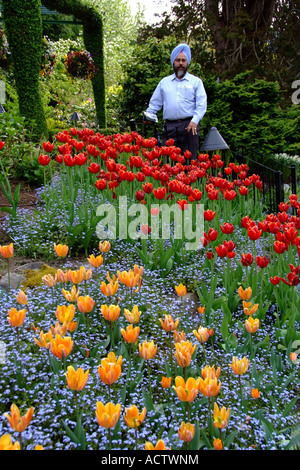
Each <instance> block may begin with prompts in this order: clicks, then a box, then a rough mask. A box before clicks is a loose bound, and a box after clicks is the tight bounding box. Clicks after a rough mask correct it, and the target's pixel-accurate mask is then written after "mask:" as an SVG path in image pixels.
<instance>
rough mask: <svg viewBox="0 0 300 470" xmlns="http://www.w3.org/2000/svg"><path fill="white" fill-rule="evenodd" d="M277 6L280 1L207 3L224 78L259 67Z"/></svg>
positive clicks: (207, 17) (207, 15)
mask: <svg viewBox="0 0 300 470" xmlns="http://www.w3.org/2000/svg"><path fill="white" fill-rule="evenodd" d="M220 3H221V6H220V5H219V4H220ZM275 3H276V0H246V1H242V0H223V1H222V2H219V1H218V0H205V16H206V19H207V22H208V27H209V29H210V30H211V32H212V37H213V41H214V46H215V50H216V61H217V64H216V67H217V71H218V73H219V74H220V75H222V73H223V72H225V71H228V70H229V71H232V72H233V73H236V72H237V71H239V69H240V70H245V68H247V67H248V68H252V67H253V66H255V65H257V64H259V53H258V52H259V49H260V47H261V46H262V45H263V41H264V38H265V36H266V33H267V32H268V30H269V28H270V25H271V22H272V18H273V12H274V7H275Z"/></svg>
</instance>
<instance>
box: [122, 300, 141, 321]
mask: <svg viewBox="0 0 300 470" xmlns="http://www.w3.org/2000/svg"><path fill="white" fill-rule="evenodd" d="M124 315H125V318H126V320H127V321H129V323H133V324H134V323H137V322H138V321H139V319H140V316H141V312H140V311H139V308H138V306H137V305H135V306H134V307H133V309H132V310H131V311H130V310H128V309H127V308H124Z"/></svg>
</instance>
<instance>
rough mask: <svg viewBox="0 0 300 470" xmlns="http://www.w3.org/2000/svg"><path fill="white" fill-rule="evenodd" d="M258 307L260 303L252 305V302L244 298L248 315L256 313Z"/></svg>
mask: <svg viewBox="0 0 300 470" xmlns="http://www.w3.org/2000/svg"><path fill="white" fill-rule="evenodd" d="M257 309H258V304H254V305H252V304H251V302H246V301H245V300H243V310H244V313H245V314H246V315H248V316H250V315H253V313H255V312H256V310H257Z"/></svg>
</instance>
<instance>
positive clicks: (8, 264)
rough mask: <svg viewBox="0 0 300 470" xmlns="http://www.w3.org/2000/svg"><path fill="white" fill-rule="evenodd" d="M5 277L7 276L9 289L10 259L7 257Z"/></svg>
mask: <svg viewBox="0 0 300 470" xmlns="http://www.w3.org/2000/svg"><path fill="white" fill-rule="evenodd" d="M7 278H8V290H9V291H10V259H9V258H7Z"/></svg>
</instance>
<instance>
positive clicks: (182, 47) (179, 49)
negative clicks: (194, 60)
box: [171, 43, 192, 66]
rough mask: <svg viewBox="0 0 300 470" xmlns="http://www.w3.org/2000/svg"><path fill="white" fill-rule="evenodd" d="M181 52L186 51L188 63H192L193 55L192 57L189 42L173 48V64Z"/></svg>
mask: <svg viewBox="0 0 300 470" xmlns="http://www.w3.org/2000/svg"><path fill="white" fill-rule="evenodd" d="M180 52H183V53H184V55H185V56H186V58H187V62H188V64H189V63H190V61H191V57H192V54H191V49H190V48H189V46H188V45H187V44H184V43H182V44H178V46H176V47H175V48H174V49H173V51H172V53H171V64H172V66H173V64H174V60H175V59H176V57H177V56H178V54H180Z"/></svg>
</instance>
